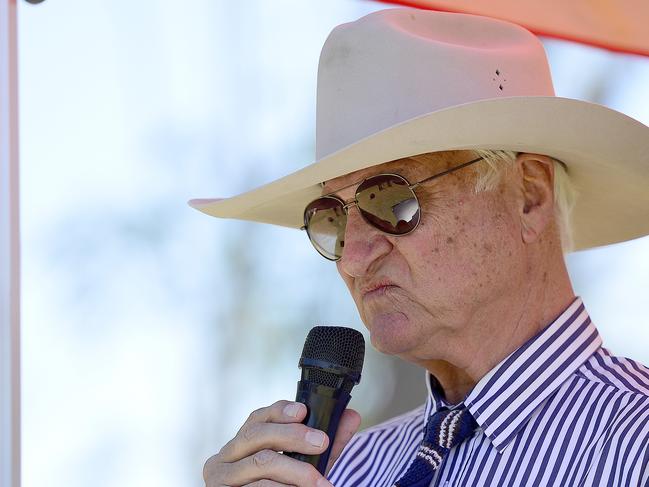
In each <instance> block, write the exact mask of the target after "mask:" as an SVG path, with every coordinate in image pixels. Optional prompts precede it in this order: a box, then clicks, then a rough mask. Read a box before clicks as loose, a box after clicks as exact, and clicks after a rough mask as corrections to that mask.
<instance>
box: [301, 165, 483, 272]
mask: <svg viewBox="0 0 649 487" xmlns="http://www.w3.org/2000/svg"><path fill="white" fill-rule="evenodd" d="M481 159H482V157H478V158H477V159H473V160H472V161H469V162H465V163H464V164H460V165H459V166H455V167H452V168H450V169H447V170H446V171H443V172H440V173H437V174H433V175H432V176H429V177H427V178H425V179H422V180H421V181H417V182H416V183H413V184H410V183H409V182H408V180H407V179H406V178H404V177H403V176H401V175H399V174H376V175H374V176H370V177H369V178H366V179H364V180H363V181H361V183H360V184H359V185H358V188H356V194H355V196H354V199H353V200H350V201H347V202H345V201H343V200H342V199H340V198H338V197H337V196H333V193H332V194H326V195H324V196H320V197H319V198H317V199H315V200H313V201H312V202H311V203H309V204H308V205H307V207H306V208H305V210H304V226H303V227H302V229H303V230H306V232H307V234H308V235H309V240H311V243H312V244H313V246H314V247H315V249H316V250H317V251H318V252H319V253H320V255H322V256H323V257H324V258H325V259H329V260H334V261H336V260H339V259H340V257H341V256H342V253H343V247H344V246H345V227H346V226H347V213H348V211H349V207H351V206H353V205H356V206H357V207H358V211H360V213H361V216H362V217H363V220H365V221H366V222H367V223H368V224H369V225H371V226H372V227H374V228H376V229H378V230H381V231H382V232H385V233H387V234H390V235H407V234H409V233H410V232H412V231H413V230H414V229H415V228H417V225H419V220H420V218H421V207H420V206H419V200H418V199H417V195H416V194H415V191H414V190H415V188H417V187H418V186H419V185H420V184H423V183H426V182H428V181H432V180H433V179H436V178H439V177H441V176H444V175H446V174H449V173H452V172H453V171H457V170H459V169H462V168H464V167H466V166H469V165H471V164H474V163H476V162H478V161H479V160H481ZM354 184H357V183H352V184H350V185H348V186H345V187H343V188H340V189H339V190H338V191H340V190H342V189H345V188H349V187H351V186H354Z"/></svg>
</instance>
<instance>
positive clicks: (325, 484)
mask: <svg viewBox="0 0 649 487" xmlns="http://www.w3.org/2000/svg"><path fill="white" fill-rule="evenodd" d="M316 486H317V487H334V486H333V484H332V483H331V482H329V481H328V480H327V479H318V483H317V484H316Z"/></svg>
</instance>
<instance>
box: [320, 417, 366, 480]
mask: <svg viewBox="0 0 649 487" xmlns="http://www.w3.org/2000/svg"><path fill="white" fill-rule="evenodd" d="M360 425H361V415H360V414H358V412H357V411H355V410H353V409H345V411H344V412H343V414H342V416H341V417H340V422H339V423H338V431H337V433H336V438H335V439H334V444H333V446H332V447H331V455H330V456H329V462H328V463H327V470H326V472H327V473H329V470H331V467H332V465H333V464H334V462H335V461H336V460H337V459H338V457H339V456H340V454H341V453H342V451H343V449H344V448H345V445H347V443H349V440H351V439H352V436H354V434H355V433H356V432H357V431H358V428H359V427H360Z"/></svg>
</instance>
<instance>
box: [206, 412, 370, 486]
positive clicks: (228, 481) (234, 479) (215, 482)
mask: <svg viewBox="0 0 649 487" xmlns="http://www.w3.org/2000/svg"><path fill="white" fill-rule="evenodd" d="M305 416H306V406H305V405H304V404H301V403H298V402H289V401H278V402H276V403H275V404H273V405H271V406H269V407H266V408H261V409H257V410H256V411H253V412H252V413H251V414H250V416H249V417H248V419H247V420H246V422H245V423H244V424H243V426H242V427H241V429H239V432H238V433H237V435H236V436H235V437H234V438H233V439H232V440H230V441H229V442H228V443H227V444H226V445H225V446H224V447H223V448H221V451H220V452H219V453H217V454H216V455H214V456H212V457H210V458H209V459H208V460H207V461H206V462H205V466H204V467H203V479H204V480H205V486H206V487H224V486H243V485H249V486H257V487H262V486H263V487H279V486H283V485H287V486H290V485H293V486H296V487H313V486H317V487H332V486H331V483H330V482H329V481H327V479H325V478H324V477H323V476H322V475H320V473H319V472H318V471H317V470H316V469H315V467H314V466H313V465H310V464H308V463H305V462H301V461H299V460H295V459H294V458H290V457H287V456H285V455H282V454H281V453H278V452H280V451H286V452H298V453H305V454H308V455H313V454H318V453H322V452H323V451H325V450H326V449H327V446H328V445H329V438H328V437H327V435H326V434H325V433H323V432H322V431H320V430H316V429H313V428H309V427H307V426H305V425H303V424H301V421H302V420H303V419H304V417H305ZM360 423H361V418H360V415H359V414H358V413H357V412H356V411H354V410H353V409H346V410H345V412H344V413H343V415H342V417H341V418H340V423H339V425H338V432H337V433H336V439H335V441H334V444H333V447H332V449H331V456H330V457H329V463H328V465H327V472H329V469H330V468H331V466H332V465H333V463H334V462H335V461H336V459H337V458H338V456H339V455H340V453H341V452H342V450H343V448H344V447H345V445H346V444H347V443H348V442H349V440H350V439H351V437H352V436H353V435H354V433H356V431H357V430H358V427H359V426H360Z"/></svg>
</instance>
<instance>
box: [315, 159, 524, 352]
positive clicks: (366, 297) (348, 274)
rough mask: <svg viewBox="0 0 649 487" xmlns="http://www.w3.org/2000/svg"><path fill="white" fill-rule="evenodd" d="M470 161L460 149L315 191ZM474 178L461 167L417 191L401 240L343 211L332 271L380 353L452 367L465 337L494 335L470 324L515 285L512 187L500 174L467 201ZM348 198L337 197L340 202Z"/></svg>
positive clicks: (347, 193) (518, 269) (518, 243)
mask: <svg viewBox="0 0 649 487" xmlns="http://www.w3.org/2000/svg"><path fill="white" fill-rule="evenodd" d="M472 158H473V154H472V153H469V152H467V151H462V152H446V153H437V154H435V156H434V160H433V161H432V162H430V163H428V162H427V163H422V162H417V161H413V160H411V159H402V160H398V161H393V162H389V163H385V164H382V165H379V166H373V167H371V168H367V169H363V170H360V171H357V172H355V173H351V174H348V175H345V176H342V177H339V178H336V179H333V180H330V181H328V182H327V183H326V185H325V187H324V192H325V193H330V192H336V190H337V188H343V187H345V186H347V185H349V184H352V183H354V182H360V181H361V180H362V179H363V178H366V177H368V176H371V175H374V174H379V173H387V172H390V173H397V174H401V175H403V176H404V177H406V179H408V181H410V182H411V183H413V182H415V181H419V180H420V179H423V178H426V177H428V176H431V175H432V174H435V173H438V172H441V171H443V170H445V169H448V168H450V167H454V166H457V165H459V164H461V163H463V162H467V161H469V160H470V159H472ZM479 164H480V163H479ZM474 174H475V173H474V168H473V167H469V168H465V169H461V170H459V171H456V172H454V173H451V174H448V175H445V176H443V177H441V178H439V179H436V180H433V181H431V182H428V183H424V185H422V186H420V187H419V188H417V189H416V190H415V191H416V192H417V196H418V198H419V201H420V204H421V221H420V223H419V226H418V227H417V228H416V229H415V231H414V232H412V233H410V234H408V235H405V236H393V235H388V234H385V233H382V232H381V231H379V230H377V229H375V228H373V227H372V226H370V225H369V224H367V223H366V222H365V221H364V220H363V219H362V217H361V216H360V214H359V212H358V209H357V208H356V207H351V208H350V211H349V215H348V221H347V228H346V232H345V246H344V250H343V255H342V258H341V259H340V260H339V261H338V262H337V267H338V272H339V273H340V275H341V276H342V278H343V280H344V281H345V283H346V285H347V287H348V288H349V291H350V292H351V294H352V297H353V298H354V301H355V302H356V306H357V307H358V310H359V312H360V315H361V318H362V320H363V322H364V323H365V326H366V327H367V328H368V329H369V331H370V335H371V341H372V344H373V345H374V347H375V348H377V349H378V350H379V351H382V352H384V353H388V354H395V355H400V356H402V357H403V358H406V359H408V360H410V361H413V362H422V361H426V360H431V359H452V358H453V356H454V355H455V353H456V352H457V351H458V350H457V347H460V346H461V344H462V342H464V341H465V340H464V339H465V338H467V337H469V336H470V335H473V337H472V340H473V341H474V342H475V338H476V336H480V335H485V336H489V333H493V334H494V335H497V334H498V330H488V329H485V328H484V326H480V327H478V326H477V325H476V323H477V322H480V321H482V319H481V317H480V310H481V308H482V305H483V303H486V302H489V301H491V302H495V301H496V300H498V299H501V298H502V297H503V296H506V293H508V292H509V291H510V290H512V289H513V288H515V287H516V286H520V285H521V284H522V277H519V276H522V275H523V274H524V269H523V263H522V262H523V261H522V258H521V257H522V252H523V250H524V249H523V243H522V240H521V231H520V222H519V218H518V210H517V208H516V198H515V194H516V189H515V188H516V186H515V185H514V184H508V183H510V181H508V178H509V176H507V175H506V176H505V177H504V179H503V183H502V184H501V186H500V187H499V188H498V189H496V190H494V191H489V192H481V193H478V194H476V193H475V191H474V177H475V176H474ZM355 190H356V185H354V186H352V187H350V188H346V189H344V190H341V191H340V192H337V193H336V194H337V195H338V196H339V197H341V198H342V199H343V200H345V201H348V200H350V199H352V198H353V197H354V191H355ZM490 321H491V322H493V320H490Z"/></svg>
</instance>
